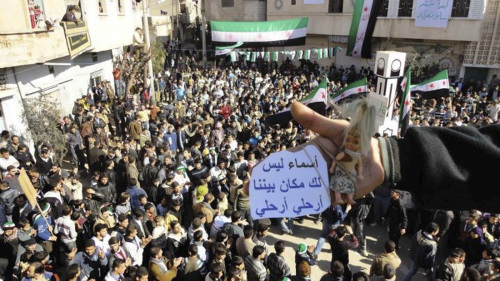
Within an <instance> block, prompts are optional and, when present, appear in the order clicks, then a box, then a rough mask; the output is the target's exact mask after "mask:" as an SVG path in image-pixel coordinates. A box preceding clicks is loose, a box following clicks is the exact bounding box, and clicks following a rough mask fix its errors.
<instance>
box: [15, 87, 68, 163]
mask: <svg viewBox="0 0 500 281" xmlns="http://www.w3.org/2000/svg"><path fill="white" fill-rule="evenodd" d="M22 103H23V106H24V111H23V113H22V117H23V123H24V124H25V125H26V126H27V127H28V129H29V134H28V137H27V138H28V139H31V140H32V141H33V143H34V144H35V148H36V146H37V144H39V143H44V144H46V145H48V146H49V147H52V148H53V149H54V153H55V157H54V159H53V160H54V163H59V165H62V160H63V158H64V155H65V154H66V137H65V135H64V134H63V133H62V131H61V130H60V129H59V123H60V120H61V116H60V115H61V111H60V107H59V105H60V104H59V103H57V102H54V100H53V99H51V98H50V96H49V95H48V94H44V93H41V94H40V95H39V96H38V97H35V98H28V99H26V98H25V99H23V100H22Z"/></svg>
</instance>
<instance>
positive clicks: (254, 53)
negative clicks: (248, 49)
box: [250, 52, 257, 62]
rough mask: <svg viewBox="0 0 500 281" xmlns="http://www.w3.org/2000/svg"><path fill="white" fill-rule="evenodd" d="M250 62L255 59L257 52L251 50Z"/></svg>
mask: <svg viewBox="0 0 500 281" xmlns="http://www.w3.org/2000/svg"><path fill="white" fill-rule="evenodd" d="M250 60H251V61H252V62H255V61H256V60H257V52H252V58H251V59H250Z"/></svg>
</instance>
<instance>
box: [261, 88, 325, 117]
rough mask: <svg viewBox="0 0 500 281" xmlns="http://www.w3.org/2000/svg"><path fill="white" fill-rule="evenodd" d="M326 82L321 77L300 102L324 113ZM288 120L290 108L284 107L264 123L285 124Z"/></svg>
mask: <svg viewBox="0 0 500 281" xmlns="http://www.w3.org/2000/svg"><path fill="white" fill-rule="evenodd" d="M327 83H328V79H323V81H321V83H319V85H318V86H317V87H316V88H314V89H313V90H312V92H311V93H310V94H309V95H307V96H306V97H304V98H303V99H301V100H300V102H301V103H302V104H305V105H307V106H308V107H309V108H311V109H313V110H314V111H316V112H318V113H320V114H322V115H324V114H325V109H326V102H327V90H326V87H327ZM290 120H292V113H291V112H290V108H286V109H284V110H282V111H281V112H278V113H276V114H274V115H271V116H268V117H267V118H266V120H265V123H266V124H268V125H274V124H286V123H288V122H289V121H290Z"/></svg>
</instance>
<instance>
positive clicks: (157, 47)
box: [151, 41, 167, 73]
mask: <svg viewBox="0 0 500 281" xmlns="http://www.w3.org/2000/svg"><path fill="white" fill-rule="evenodd" d="M166 55H167V51H166V50H165V47H163V44H162V43H161V42H159V41H156V42H155V43H154V44H153V45H151V57H152V60H153V73H159V72H160V71H163V66H164V65H165V57H166Z"/></svg>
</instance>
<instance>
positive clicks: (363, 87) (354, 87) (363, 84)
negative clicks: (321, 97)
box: [331, 78, 368, 103]
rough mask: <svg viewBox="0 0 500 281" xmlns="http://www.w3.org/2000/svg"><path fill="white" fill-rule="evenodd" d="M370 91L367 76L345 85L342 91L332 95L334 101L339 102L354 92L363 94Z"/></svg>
mask: <svg viewBox="0 0 500 281" xmlns="http://www.w3.org/2000/svg"><path fill="white" fill-rule="evenodd" d="M366 92H368V81H367V80H366V78H363V79H361V80H358V81H356V82H352V83H351V84H349V85H347V86H345V87H344V88H343V89H342V90H341V91H340V92H338V93H337V94H335V95H333V96H332V97H331V99H332V101H333V102H335V103H338V102H339V101H340V100H342V99H344V98H347V97H348V96H351V95H354V94H363V93H366Z"/></svg>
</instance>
